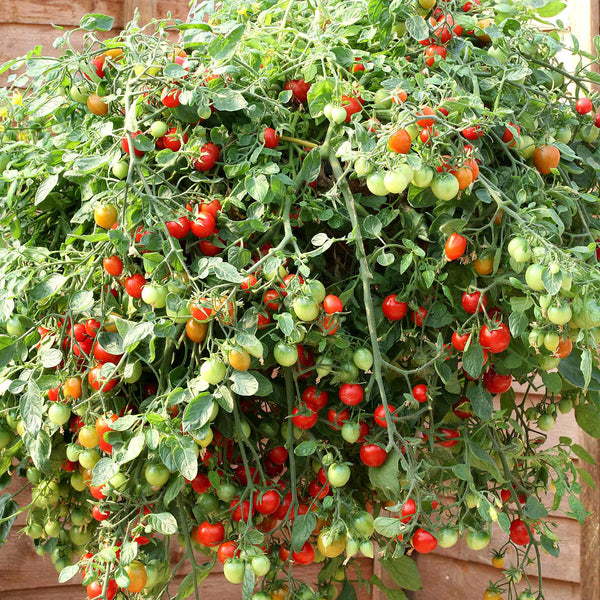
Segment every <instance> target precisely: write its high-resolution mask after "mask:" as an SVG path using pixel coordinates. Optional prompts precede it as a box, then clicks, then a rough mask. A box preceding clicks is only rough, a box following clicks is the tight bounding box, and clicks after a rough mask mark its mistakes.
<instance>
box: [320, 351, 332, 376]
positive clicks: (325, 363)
mask: <svg viewBox="0 0 600 600" xmlns="http://www.w3.org/2000/svg"><path fill="white" fill-rule="evenodd" d="M316 370H317V375H318V376H319V377H321V378H323V377H327V375H329V373H331V371H332V370H333V359H331V358H329V356H319V358H318V359H317V364H316Z"/></svg>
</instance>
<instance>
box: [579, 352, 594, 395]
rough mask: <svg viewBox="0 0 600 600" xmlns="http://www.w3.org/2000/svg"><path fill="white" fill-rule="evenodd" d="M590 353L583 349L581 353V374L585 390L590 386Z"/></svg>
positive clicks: (591, 365)
mask: <svg viewBox="0 0 600 600" xmlns="http://www.w3.org/2000/svg"><path fill="white" fill-rule="evenodd" d="M592 367H593V363H592V353H591V351H590V349H589V348H585V350H584V351H583V352H582V353H581V365H580V368H581V373H582V375H583V385H584V388H583V389H587V388H588V386H589V385H590V381H591V380H592Z"/></svg>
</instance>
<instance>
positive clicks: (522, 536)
mask: <svg viewBox="0 0 600 600" xmlns="http://www.w3.org/2000/svg"><path fill="white" fill-rule="evenodd" d="M510 540H511V542H513V544H517V546H527V544H529V542H530V540H531V537H530V535H529V531H528V530H527V526H526V525H525V523H523V521H521V519H519V518H517V519H515V520H514V521H513V522H512V523H511V524H510Z"/></svg>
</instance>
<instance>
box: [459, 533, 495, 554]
mask: <svg viewBox="0 0 600 600" xmlns="http://www.w3.org/2000/svg"><path fill="white" fill-rule="evenodd" d="M465 541H466V542H467V546H469V548H471V550H483V549H484V548H485V547H486V546H487V545H488V544H489V543H490V534H489V533H488V532H487V531H468V532H467V535H466V538H465Z"/></svg>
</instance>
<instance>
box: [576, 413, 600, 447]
mask: <svg viewBox="0 0 600 600" xmlns="http://www.w3.org/2000/svg"><path fill="white" fill-rule="evenodd" d="M575 420H576V421H577V424H578V425H579V427H581V429H583V431H585V432H586V433H587V434H588V435H591V436H592V437H593V438H596V439H599V438H600V408H599V407H597V406H596V405H594V404H578V405H577V406H576V407H575Z"/></svg>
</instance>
